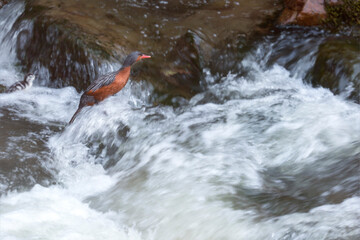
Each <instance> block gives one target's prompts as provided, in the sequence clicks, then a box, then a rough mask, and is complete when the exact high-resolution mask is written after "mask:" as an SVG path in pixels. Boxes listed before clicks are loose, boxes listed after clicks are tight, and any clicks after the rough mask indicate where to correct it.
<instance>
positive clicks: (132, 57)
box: [122, 51, 151, 68]
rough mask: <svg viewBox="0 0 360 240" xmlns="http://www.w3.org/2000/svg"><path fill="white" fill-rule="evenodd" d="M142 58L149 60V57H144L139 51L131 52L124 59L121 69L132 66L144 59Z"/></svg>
mask: <svg viewBox="0 0 360 240" xmlns="http://www.w3.org/2000/svg"><path fill="white" fill-rule="evenodd" d="M144 58H151V56H149V55H145V54H143V53H141V52H139V51H135V52H132V53H130V54H129V55H128V56H127V57H126V58H125V61H124V64H123V66H122V67H123V68H124V67H129V66H131V65H133V64H134V63H136V62H137V61H139V60H141V59H144Z"/></svg>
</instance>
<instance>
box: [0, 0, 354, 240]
mask: <svg viewBox="0 0 360 240" xmlns="http://www.w3.org/2000/svg"><path fill="white" fill-rule="evenodd" d="M4 9H5V10H6V8H4ZM4 9H3V10H0V23H1V25H0V28H1V31H0V35H1V36H0V39H2V42H1V46H0V53H1V56H0V84H3V85H6V86H9V85H11V84H12V83H13V82H14V81H16V80H19V79H21V78H22V75H21V74H20V73H17V68H16V59H15V55H14V49H13V47H14V46H13V45H12V44H13V43H12V42H13V41H11V39H6V37H5V36H6V33H7V31H9V30H10V29H11V25H12V23H13V21H14V19H16V16H14V13H15V12H16V14H18V15H19V14H21V12H22V9H23V6H22V5H21V4H19V3H16V4H10V5H8V6H7V9H12V10H13V12H12V14H10V13H9V12H8V11H5V10H4ZM4 23H6V24H4ZM319 34H320V33H319ZM282 37H284V35H282V36H280V39H279V42H280V41H281V38H282ZM287 37H290V38H291V36H287ZM316 37H318V36H316ZM316 37H313V38H311V39H312V40H313V41H317V40H316V39H317V38H316ZM264 41H265V42H264V43H262V44H259V46H258V48H257V49H255V51H253V52H251V53H249V54H248V56H247V57H246V58H245V59H244V60H243V61H242V62H241V63H239V64H240V65H241V67H242V68H244V69H245V68H246V69H248V70H249V74H247V75H246V77H239V76H237V75H233V74H228V75H227V76H226V77H223V78H222V79H221V80H220V81H218V80H215V79H216V78H214V77H213V76H212V75H211V74H210V71H205V75H206V86H207V89H206V91H204V92H203V93H200V94H198V95H196V96H194V97H193V98H192V99H190V100H189V101H185V100H184V101H183V102H182V103H181V106H180V107H178V108H173V107H170V106H153V104H152V103H151V101H150V99H151V98H150V96H151V94H152V90H151V87H149V85H148V84H146V83H142V82H139V83H136V82H131V81H130V82H129V84H128V85H127V86H126V87H125V88H124V89H123V91H121V92H120V93H119V94H117V95H115V96H113V97H110V98H108V99H107V100H105V101H103V102H102V103H101V104H98V105H96V106H94V107H91V108H87V109H86V110H85V111H83V112H82V114H81V115H80V116H79V117H78V118H77V120H76V121H75V122H74V124H72V125H70V126H66V124H67V122H68V121H69V119H70V118H71V116H72V114H73V112H74V111H75V109H76V107H77V103H78V101H79V98H80V94H79V93H77V92H76V91H75V89H74V88H72V87H67V88H61V89H53V88H48V87H41V86H39V85H36V83H35V86H34V87H33V88H31V89H29V90H27V91H24V92H17V93H11V94H6V93H2V94H0V122H1V127H0V133H1V136H0V137H1V139H0V147H1V149H0V154H1V155H0V164H1V165H0V167H1V172H0V181H1V182H0V183H1V186H0V190H1V192H2V196H1V197H0V238H1V239H6V240H7V239H9V240H10V239H11V240H12V239H76V240H77V239H86V240H88V239H156V240H160V239H166V240H169V239H358V238H359V237H360V228H359V219H360V198H359V196H358V194H359V159H360V123H359V119H360V107H359V105H357V104H355V103H352V102H349V101H346V100H344V99H343V98H342V97H340V96H334V95H333V94H332V93H331V92H330V91H329V90H327V89H323V88H313V87H311V86H309V85H307V84H306V83H304V81H303V78H304V76H303V75H302V74H301V69H302V67H303V69H306V68H309V67H310V66H311V64H313V59H312V56H313V55H314V51H315V50H316V49H312V50H309V49H308V51H309V54H308V55H307V56H305V57H304V58H302V59H300V60H299V62H298V63H297V64H294V65H293V66H291V67H290V69H289V68H288V69H289V70H287V69H285V68H284V66H282V64H281V61H279V60H278V59H277V60H276V59H275V60H271V57H270V55H272V54H273V55H272V56H274V54H275V53H273V51H274V50H273V49H274V44H271V43H273V42H274V40H273V39H268V40H266V39H265V40H264ZM266 41H268V42H266ZM275 45H276V44H275ZM273 59H274V58H273ZM265 63H266V64H265ZM265 66H266V67H265ZM287 67H289V66H287Z"/></svg>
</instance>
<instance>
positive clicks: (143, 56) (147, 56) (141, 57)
mask: <svg viewBox="0 0 360 240" xmlns="http://www.w3.org/2000/svg"><path fill="white" fill-rule="evenodd" d="M144 58H151V56H149V55H145V54H143V55H141V56H140V59H144Z"/></svg>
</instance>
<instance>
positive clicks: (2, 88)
mask: <svg viewBox="0 0 360 240" xmlns="http://www.w3.org/2000/svg"><path fill="white" fill-rule="evenodd" d="M5 91H6V87H5V86H3V85H1V84H0V93H3V92H5Z"/></svg>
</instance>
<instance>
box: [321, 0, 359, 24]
mask: <svg viewBox="0 0 360 240" xmlns="http://www.w3.org/2000/svg"><path fill="white" fill-rule="evenodd" d="M342 2H343V4H335V5H330V4H326V5H325V9H326V12H327V14H328V18H327V19H326V20H325V25H327V26H328V27H330V28H335V29H338V28H342V27H344V26H353V25H359V26H360V0H342Z"/></svg>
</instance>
